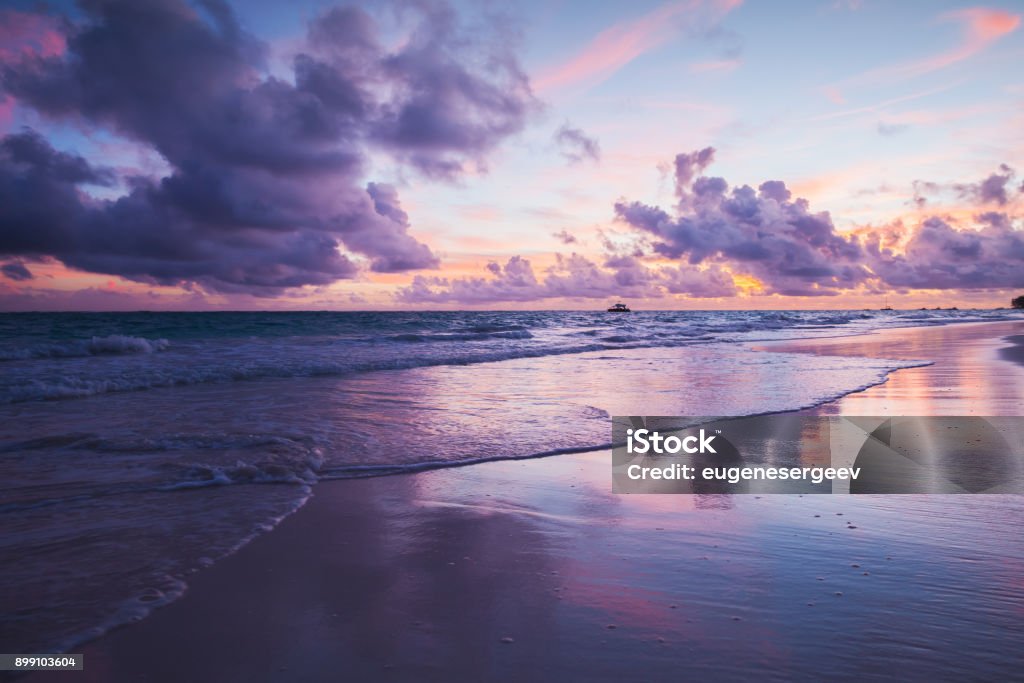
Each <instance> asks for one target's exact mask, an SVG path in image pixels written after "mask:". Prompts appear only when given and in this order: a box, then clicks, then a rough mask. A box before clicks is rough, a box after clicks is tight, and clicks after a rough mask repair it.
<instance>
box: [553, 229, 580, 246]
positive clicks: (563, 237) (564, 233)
mask: <svg viewBox="0 0 1024 683" xmlns="http://www.w3.org/2000/svg"><path fill="white" fill-rule="evenodd" d="M554 235H555V237H557V238H558V239H559V240H560V241H561V242H562V244H576V242H579V239H578V238H577V237H576V235H573V234H572V233H570V232H569V231H568V230H559V231H558V232H556V233H554Z"/></svg>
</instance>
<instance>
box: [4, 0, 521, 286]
mask: <svg viewBox="0 0 1024 683" xmlns="http://www.w3.org/2000/svg"><path fill="white" fill-rule="evenodd" d="M81 10H82V14H83V15H84V18H83V20H82V22H81V23H80V24H78V25H75V26H73V27H71V28H69V29H68V35H67V37H66V40H67V50H66V52H64V53H63V54H60V55H57V56H50V57H41V56H38V55H34V54H33V55H29V56H23V57H20V58H18V59H16V60H8V61H7V62H6V63H5V64H3V65H0V87H2V90H3V91H4V92H6V93H7V94H10V95H13V96H14V97H16V98H17V99H18V100H19V102H21V103H22V104H24V105H28V106H31V107H33V108H35V109H36V110H38V111H39V112H41V113H42V114H44V115H46V116H48V117H51V118H53V119H62V120H70V121H74V122H76V123H79V124H84V125H86V126H95V127H98V128H103V129H110V130H113V131H115V132H117V133H119V134H121V135H123V136H125V137H127V138H130V139H132V140H133V141H135V142H136V143H138V144H140V145H145V146H148V147H151V148H152V149H154V150H156V151H157V152H158V153H159V154H160V155H161V156H162V157H163V159H165V160H166V162H167V164H168V165H169V166H170V168H171V172H170V174H169V175H168V176H167V177H164V178H149V177H131V178H121V179H120V182H121V184H122V187H124V188H125V189H126V193H125V194H124V196H122V197H120V198H118V199H116V200H104V201H100V200H96V199H92V198H90V197H89V196H88V195H87V194H84V193H83V192H82V187H81V186H82V185H84V184H87V183H92V184H105V185H111V184H112V183H114V182H115V180H116V179H115V178H114V177H113V176H112V175H111V174H110V172H109V171H104V170H102V169H97V168H95V167H94V166H93V165H90V164H89V162H87V161H86V160H84V159H81V158H79V157H74V156H72V155H67V154H63V153H61V152H57V151H55V150H54V149H53V148H52V147H51V146H50V145H49V144H48V143H46V141H44V140H42V139H41V138H40V137H39V136H38V135H36V134H33V133H22V134H18V135H14V136H8V138H6V139H5V141H4V143H3V147H2V149H3V155H2V156H0V196H2V197H4V199H5V201H3V202H2V203H0V228H2V229H0V254H9V255H26V256H45V255H51V256H55V257H56V258H58V259H60V260H61V261H63V262H65V263H66V264H68V265H70V266H73V267H76V268H81V269H84V270H90V271H95V272H102V273H111V274H117V275H122V276H124V277H128V278H131V279H135V280H139V281H143V282H154V283H162V284H187V283H199V284H200V285H202V286H203V287H206V288H209V289H216V290H220V291H227V292H235V291H250V292H252V293H255V294H261V293H263V294H273V293H275V292H276V291H278V290H280V289H281V288H286V287H294V286H300V285H309V284H311V285H320V284H327V283H330V282H332V281H334V280H336V279H339V278H345V277H351V276H352V275H354V274H355V273H356V272H357V270H358V269H359V266H357V264H356V263H354V262H353V261H352V260H351V259H349V258H348V257H347V256H346V255H344V254H343V253H341V252H340V251H339V249H342V250H346V251H348V252H351V253H355V254H359V255H361V256H364V257H366V259H367V260H368V261H369V263H370V267H371V268H372V269H373V270H377V271H382V272H397V271H405V270H413V269H418V268H429V267H434V266H436V265H437V263H438V261H437V258H436V256H434V254H433V253H432V252H431V251H430V249H429V248H428V247H427V246H426V245H424V244H422V243H420V242H419V241H417V240H416V239H415V238H414V237H413V236H411V235H410V234H409V229H410V221H409V218H408V216H407V215H406V214H405V212H404V211H403V210H402V209H401V205H400V202H399V198H398V195H397V192H396V191H395V189H394V188H391V187H389V186H386V185H382V184H374V183H370V184H369V185H367V184H365V181H364V180H363V176H364V174H365V171H366V158H367V154H368V152H369V151H370V150H372V149H380V150H384V151H386V152H387V153H389V154H391V155H392V156H394V157H395V158H397V159H398V160H399V161H401V162H403V163H407V164H409V165H412V166H413V167H415V168H416V169H418V170H420V171H422V172H423V173H425V174H427V175H429V176H440V177H445V178H452V177H455V176H457V175H458V174H460V173H462V172H463V170H464V169H465V168H467V166H468V165H474V166H476V167H482V166H483V162H484V160H485V157H486V155H487V154H488V153H489V152H490V151H491V150H492V149H493V148H494V147H495V146H496V145H497V144H498V143H499V142H500V141H501V140H502V139H504V138H505V137H507V136H508V135H510V134H513V133H515V132H517V131H518V130H520V129H521V128H522V127H523V126H524V124H525V122H526V118H527V116H528V115H529V114H530V112H531V111H532V109H533V107H534V100H533V98H532V96H531V94H530V91H529V86H528V83H527V80H526V78H525V76H523V74H522V72H521V70H520V69H519V67H518V64H517V62H516V60H515V58H514V55H513V54H512V53H511V52H510V51H509V49H508V48H507V47H506V45H507V42H506V41H505V40H504V36H502V35H501V34H500V33H497V34H495V33H488V34H486V35H485V34H478V33H473V34H472V35H470V33H469V32H467V31H465V30H464V29H463V28H462V27H461V25H460V23H459V21H458V18H457V17H456V16H455V14H454V13H453V12H452V11H451V10H450V9H448V8H446V7H445V6H442V5H431V4H427V3H422V4H418V5H410V6H407V7H406V10H405V12H406V14H407V15H408V14H410V13H411V14H412V15H415V20H414V24H413V27H412V29H411V33H410V34H409V37H408V39H407V40H405V41H404V42H403V43H402V45H401V47H399V48H396V49H391V48H388V47H387V46H385V45H384V44H383V43H382V40H381V38H380V34H379V31H378V29H377V26H376V24H375V22H374V20H373V18H372V17H371V16H370V15H368V14H367V13H365V12H364V11H362V10H360V9H355V8H344V9H333V10H330V11H328V12H326V13H324V14H323V15H321V16H320V17H318V18H317V19H316V20H314V21H313V22H312V24H311V25H310V28H309V35H308V37H307V40H306V41H305V44H304V46H303V48H302V49H301V50H300V52H299V54H298V55H297V56H296V57H295V58H294V61H293V64H292V69H293V73H294V82H291V81H290V80H282V79H279V78H275V77H273V76H268V75H266V71H265V68H264V60H265V57H266V52H267V49H266V46H265V45H263V44H262V43H260V42H259V41H258V40H257V39H255V38H254V37H252V36H250V35H248V34H247V33H246V32H245V31H244V30H242V29H241V28H240V27H239V25H238V23H237V21H236V20H235V18H234V16H233V14H232V11H231V9H230V7H229V6H228V5H227V4H225V3H223V2H221V1H219V0H200V1H198V2H196V4H195V5H194V6H193V5H189V4H186V3H185V2H184V0H146V1H144V2H134V1H131V2H130V1H128V0H83V1H82V2H81ZM23 187H27V188H29V189H30V190H31V191H32V192H30V193H26V192H24V191H22V189H21V188H23ZM33 193H34V194H33Z"/></svg>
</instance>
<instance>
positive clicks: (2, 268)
mask: <svg viewBox="0 0 1024 683" xmlns="http://www.w3.org/2000/svg"><path fill="white" fill-rule="evenodd" d="M0 274H3V276H4V277H5V278H7V279H8V280H14V281H15V282H23V281H25V280H31V279H32V278H34V277H35V276H34V275H33V274H32V271H31V270H29V269H28V268H26V267H25V264H24V263H22V262H21V261H9V262H7V263H4V264H2V265H0Z"/></svg>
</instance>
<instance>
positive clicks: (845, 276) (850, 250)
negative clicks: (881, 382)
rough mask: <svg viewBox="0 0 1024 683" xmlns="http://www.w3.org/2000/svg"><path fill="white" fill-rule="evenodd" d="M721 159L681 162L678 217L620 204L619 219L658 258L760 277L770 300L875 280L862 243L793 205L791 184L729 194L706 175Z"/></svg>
mask: <svg viewBox="0 0 1024 683" xmlns="http://www.w3.org/2000/svg"><path fill="white" fill-rule="evenodd" d="M714 152H715V151H714V149H712V148H710V147H708V148H705V149H702V150H700V151H697V152H693V153H691V154H680V155H678V156H676V159H675V171H676V173H675V184H676V194H677V196H678V197H679V204H678V206H677V207H676V210H675V211H674V213H672V214H670V213H669V212H667V211H665V210H664V209H661V208H659V207H653V206H648V205H646V204H642V203H640V202H627V201H620V202H618V203H616V204H615V214H616V216H617V218H618V219H619V220H621V221H623V222H625V223H626V224H628V225H630V226H631V227H632V228H634V229H636V230H638V231H640V232H642V233H644V234H646V235H647V236H648V238H649V239H650V240H651V247H652V249H653V250H654V251H655V252H656V253H658V254H660V255H662V256H665V257H668V258H672V259H680V260H685V261H686V262H687V263H689V264H690V265H698V264H705V265H710V266H723V265H728V266H729V267H730V269H731V270H733V271H736V272H742V273H748V274H751V275H753V276H755V277H756V278H757V279H758V280H760V281H761V282H762V283H763V284H764V285H765V288H766V293H771V294H783V295H792V296H824V295H835V294H837V293H838V292H839V291H840V290H843V289H848V288H851V287H855V286H857V285H858V284H860V283H862V282H864V281H865V280H866V279H867V278H868V277H869V276H870V272H869V271H868V270H867V269H866V268H865V267H864V265H863V264H862V257H863V250H862V248H861V246H860V243H859V241H858V238H857V237H856V236H845V235H841V234H839V233H838V232H837V231H836V229H835V226H834V225H833V224H832V219H831V217H830V216H829V214H828V212H812V211H811V209H810V206H809V204H808V202H807V201H806V200H804V199H796V200H792V199H791V196H792V195H791V193H790V191H789V190H788V189H787V188H786V186H785V183H783V182H781V181H777V180H770V181H767V182H765V183H762V184H761V185H760V187H759V188H758V190H754V189H753V188H752V187H750V186H748V185H742V186H739V187H734V188H732V189H730V188H729V184H728V183H727V182H726V181H725V179H723V178H717V177H708V176H705V175H703V171H704V169H706V168H707V167H708V166H709V165H710V164H711V162H712V161H713V160H714Z"/></svg>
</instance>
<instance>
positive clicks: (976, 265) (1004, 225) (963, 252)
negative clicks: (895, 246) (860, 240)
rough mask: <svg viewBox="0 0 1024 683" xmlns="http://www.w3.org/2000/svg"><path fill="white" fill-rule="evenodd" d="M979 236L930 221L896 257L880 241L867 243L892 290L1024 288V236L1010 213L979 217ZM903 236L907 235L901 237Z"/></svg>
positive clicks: (873, 262)
mask: <svg viewBox="0 0 1024 683" xmlns="http://www.w3.org/2000/svg"><path fill="white" fill-rule="evenodd" d="M977 220H978V222H979V223H980V224H981V227H980V228H979V229H977V230H957V229H955V228H954V227H953V226H951V225H950V224H949V223H948V222H946V221H945V220H943V219H941V218H935V217H933V218H929V219H927V220H925V221H924V222H923V223H921V225H920V226H918V227H917V228H916V229H914V230H913V231H910V232H909V234H908V235H907V240H906V244H905V247H904V249H903V251H902V253H900V252H896V251H894V250H892V249H891V248H887V247H885V246H884V245H883V244H882V243H881V237H880V236H879V235H873V236H870V237H868V238H867V239H866V240H865V249H866V251H867V253H868V256H869V261H870V263H871V268H872V270H873V271H874V272H875V273H877V274H878V276H879V278H881V280H882V281H884V282H885V283H886V284H888V285H890V286H893V287H909V288H915V289H1007V288H1010V287H1014V288H1019V287H1024V231H1021V230H1019V229H1015V228H1014V227H1013V224H1012V221H1011V219H1010V217H1009V216H1008V215H1007V214H1005V213H999V212H988V213H984V214H981V215H979V216H977ZM900 236H902V235H900Z"/></svg>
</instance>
